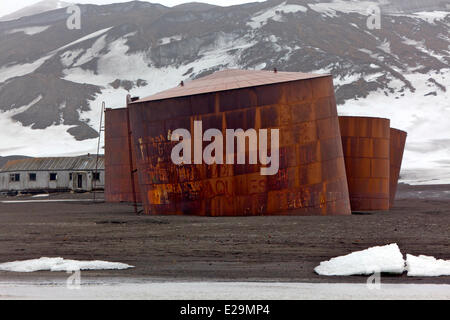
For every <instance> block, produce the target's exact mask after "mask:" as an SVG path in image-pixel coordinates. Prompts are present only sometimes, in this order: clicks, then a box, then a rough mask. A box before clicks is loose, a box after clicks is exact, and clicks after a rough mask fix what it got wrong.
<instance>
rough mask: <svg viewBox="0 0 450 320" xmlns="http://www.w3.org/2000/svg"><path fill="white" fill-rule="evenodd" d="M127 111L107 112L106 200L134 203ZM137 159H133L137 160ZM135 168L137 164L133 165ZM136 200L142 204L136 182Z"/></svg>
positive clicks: (107, 110) (110, 110)
mask: <svg viewBox="0 0 450 320" xmlns="http://www.w3.org/2000/svg"><path fill="white" fill-rule="evenodd" d="M126 117H127V109H106V111H105V200H106V201H107V202H133V201H134V196H133V188H132V184H131V173H130V171H131V166H130V157H129V149H130V147H131V146H130V145H129V143H128V132H129V129H128V124H127V118H126ZM135 158H136V157H133V159H135ZM133 168H136V164H135V163H133ZM135 190H136V198H137V201H138V202H141V195H140V192H139V185H138V183H137V179H136V181H135Z"/></svg>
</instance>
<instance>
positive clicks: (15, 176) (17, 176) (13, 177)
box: [9, 173, 20, 182]
mask: <svg viewBox="0 0 450 320" xmlns="http://www.w3.org/2000/svg"><path fill="white" fill-rule="evenodd" d="M17 181H20V173H12V174H10V175H9V182H17Z"/></svg>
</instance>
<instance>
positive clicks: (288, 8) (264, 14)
mask: <svg viewBox="0 0 450 320" xmlns="http://www.w3.org/2000/svg"><path fill="white" fill-rule="evenodd" d="M306 11H308V8H306V7H304V6H301V5H298V4H286V2H283V3H282V4H280V5H278V6H276V7H273V8H270V9H267V10H265V11H261V12H258V13H257V14H256V15H254V16H253V17H252V18H251V21H250V22H247V25H248V26H250V27H251V28H253V29H258V28H261V27H262V26H264V25H266V24H267V22H268V21H269V20H270V19H272V20H275V21H281V20H282V19H283V13H296V12H306Z"/></svg>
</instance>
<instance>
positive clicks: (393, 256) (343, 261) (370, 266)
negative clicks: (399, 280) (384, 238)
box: [314, 244, 405, 276]
mask: <svg viewBox="0 0 450 320" xmlns="http://www.w3.org/2000/svg"><path fill="white" fill-rule="evenodd" d="M404 270H405V261H404V260H403V255H402V253H401V252H400V249H399V247H398V245H397V244H390V245H387V246H382V247H373V248H369V249H366V250H362V251H357V252H353V253H350V254H348V255H346V256H341V257H337V258H332V259H331V260H329V261H324V262H321V263H320V265H319V266H318V267H316V268H315V269H314V271H315V272H316V273H317V274H319V275H323V276H350V275H370V274H374V273H377V272H384V273H396V274H401V273H403V271H404Z"/></svg>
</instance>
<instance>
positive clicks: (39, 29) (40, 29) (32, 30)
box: [7, 26, 50, 36]
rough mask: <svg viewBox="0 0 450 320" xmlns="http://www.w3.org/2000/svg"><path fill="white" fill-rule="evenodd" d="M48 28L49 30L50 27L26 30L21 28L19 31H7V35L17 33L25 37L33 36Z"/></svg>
mask: <svg viewBox="0 0 450 320" xmlns="http://www.w3.org/2000/svg"><path fill="white" fill-rule="evenodd" d="M48 28H50V26H37V27H27V28H21V29H13V30H11V31H8V32H7V33H8V34H13V33H18V32H23V33H25V34H26V35H29V36H32V35H34V34H38V33H41V32H44V31H45V30H47V29H48Z"/></svg>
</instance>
